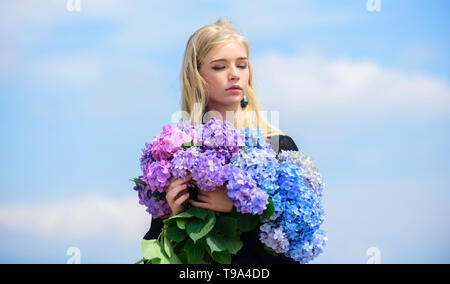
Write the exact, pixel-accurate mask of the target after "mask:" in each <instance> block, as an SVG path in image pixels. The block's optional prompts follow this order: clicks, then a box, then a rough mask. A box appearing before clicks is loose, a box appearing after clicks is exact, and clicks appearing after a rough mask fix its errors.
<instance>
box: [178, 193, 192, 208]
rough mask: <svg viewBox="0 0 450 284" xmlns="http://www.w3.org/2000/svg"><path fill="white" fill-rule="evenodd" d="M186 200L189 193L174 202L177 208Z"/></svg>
mask: <svg viewBox="0 0 450 284" xmlns="http://www.w3.org/2000/svg"><path fill="white" fill-rule="evenodd" d="M188 198H189V193H186V194H183V195H182V196H180V197H179V198H178V199H177V200H176V201H175V204H176V205H178V206H179V205H181V204H183V203H184V202H185V201H186V200H187V199H188Z"/></svg>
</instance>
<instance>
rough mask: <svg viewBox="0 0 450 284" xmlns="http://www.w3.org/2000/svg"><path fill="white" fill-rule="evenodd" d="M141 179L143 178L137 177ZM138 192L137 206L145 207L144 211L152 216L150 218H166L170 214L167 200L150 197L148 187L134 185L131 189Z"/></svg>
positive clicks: (138, 184)
mask: <svg viewBox="0 0 450 284" xmlns="http://www.w3.org/2000/svg"><path fill="white" fill-rule="evenodd" d="M139 178H140V179H142V178H143V177H142V176H141V177H139ZM133 189H134V190H135V191H137V192H138V197H139V204H141V205H145V206H146V207H147V209H146V211H147V212H148V213H149V214H151V215H152V218H167V217H169V216H170V214H171V212H172V211H171V209H170V207H169V204H168V203H167V200H166V199H165V198H163V197H160V196H152V191H151V189H150V188H149V187H148V186H144V185H142V184H140V183H137V182H136V183H135V186H134V188H133Z"/></svg>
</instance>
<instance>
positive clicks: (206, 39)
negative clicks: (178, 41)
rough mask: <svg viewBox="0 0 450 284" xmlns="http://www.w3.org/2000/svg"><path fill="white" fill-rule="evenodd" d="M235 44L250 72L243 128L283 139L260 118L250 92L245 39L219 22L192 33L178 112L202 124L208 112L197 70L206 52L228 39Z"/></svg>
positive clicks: (204, 89) (182, 79)
mask: <svg viewBox="0 0 450 284" xmlns="http://www.w3.org/2000/svg"><path fill="white" fill-rule="evenodd" d="M232 38H234V39H236V40H238V41H239V42H240V43H241V45H242V46H243V47H244V48H245V50H246V52H247V57H248V58H249V61H248V68H249V72H250V76H249V82H248V87H247V91H246V93H245V95H246V96H247V99H248V105H247V106H246V107H245V108H243V109H242V115H243V125H244V127H252V128H253V127H255V128H256V127H257V128H260V130H261V131H262V132H263V134H264V135H265V136H266V137H270V136H274V135H285V134H284V132H282V131H281V130H280V129H278V128H276V127H274V126H273V125H271V124H270V123H269V122H268V121H267V120H266V118H265V117H264V116H263V115H261V111H260V107H259V103H258V100H257V97H256V93H255V89H254V88H253V80H252V78H253V76H252V73H253V72H252V66H251V64H250V49H249V44H248V42H247V39H246V38H245V37H244V36H243V35H242V34H240V33H239V32H238V31H237V30H236V29H235V28H234V27H233V26H232V24H231V22H229V21H226V20H222V19H218V20H217V21H216V22H215V23H213V24H208V25H205V26H202V27H201V28H199V29H198V30H197V31H196V32H194V33H193V34H192V35H191V36H190V37H189V40H188V42H187V44H186V49H185V51H184V58H183V64H182V68H181V74H180V77H181V78H180V79H181V80H180V82H181V92H182V98H181V110H182V111H183V112H184V113H187V114H188V119H186V118H184V120H189V121H193V122H195V123H196V124H198V123H201V122H202V119H203V115H204V114H205V112H206V110H207V104H208V95H207V92H206V81H205V80H204V79H203V77H202V76H201V75H200V73H199V71H198V70H199V68H200V65H201V63H202V62H203V59H204V58H205V57H206V55H207V54H208V52H209V51H210V50H211V49H212V48H214V47H215V46H217V45H219V44H221V43H224V42H227V41H228V40H230V39H232Z"/></svg>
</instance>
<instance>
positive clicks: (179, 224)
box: [176, 219, 187, 230]
mask: <svg viewBox="0 0 450 284" xmlns="http://www.w3.org/2000/svg"><path fill="white" fill-rule="evenodd" d="M176 221H177V227H178V228H179V229H180V230H186V223H187V220H186V219H177V220H176Z"/></svg>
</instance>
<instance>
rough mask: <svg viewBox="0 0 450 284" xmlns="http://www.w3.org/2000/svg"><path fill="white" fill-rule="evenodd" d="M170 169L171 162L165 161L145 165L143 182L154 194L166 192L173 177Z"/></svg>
mask: <svg viewBox="0 0 450 284" xmlns="http://www.w3.org/2000/svg"><path fill="white" fill-rule="evenodd" d="M170 168H171V164H170V162H168V161H165V160H162V161H156V162H153V163H148V164H146V165H145V167H144V176H143V180H144V181H145V182H146V183H147V185H148V186H149V188H150V189H151V190H152V192H161V193H162V192H165V190H166V187H167V186H168V185H169V184H170V178H171V177H172V174H171V172H170Z"/></svg>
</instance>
